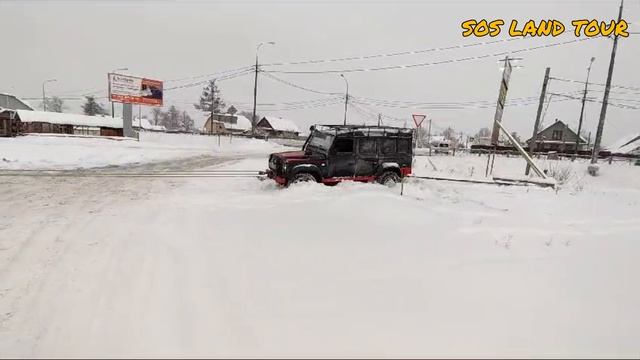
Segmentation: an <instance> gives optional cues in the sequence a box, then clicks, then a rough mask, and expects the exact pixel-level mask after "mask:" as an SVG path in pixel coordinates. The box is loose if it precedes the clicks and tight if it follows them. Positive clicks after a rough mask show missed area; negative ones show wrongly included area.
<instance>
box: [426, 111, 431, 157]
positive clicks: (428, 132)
mask: <svg viewBox="0 0 640 360" xmlns="http://www.w3.org/2000/svg"><path fill="white" fill-rule="evenodd" d="M427 146H428V147H429V156H431V118H429V130H427Z"/></svg>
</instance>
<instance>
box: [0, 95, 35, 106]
mask: <svg viewBox="0 0 640 360" xmlns="http://www.w3.org/2000/svg"><path fill="white" fill-rule="evenodd" d="M0 108H4V109H9V110H33V108H32V107H31V106H29V104H27V103H26V102H25V101H24V100H21V99H19V98H18V97H16V96H14V95H11V94H3V93H0Z"/></svg>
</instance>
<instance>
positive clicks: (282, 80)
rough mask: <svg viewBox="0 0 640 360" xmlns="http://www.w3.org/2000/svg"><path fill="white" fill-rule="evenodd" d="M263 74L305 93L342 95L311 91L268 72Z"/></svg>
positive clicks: (331, 93)
mask: <svg viewBox="0 0 640 360" xmlns="http://www.w3.org/2000/svg"><path fill="white" fill-rule="evenodd" d="M262 73H264V75H265V76H267V77H268V78H270V79H272V80H275V81H278V82H280V83H282V84H285V85H288V86H291V87H294V88H296V89H300V90H304V91H308V92H312V93H316V94H322V95H341V94H342V93H337V92H327V91H320V90H314V89H310V88H306V87H304V86H300V85H296V84H294V83H292V82H290V81H287V80H284V79H280V78H279V77H277V76H274V75H273V74H270V73H268V72H264V71H262Z"/></svg>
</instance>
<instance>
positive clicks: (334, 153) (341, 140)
mask: <svg viewBox="0 0 640 360" xmlns="http://www.w3.org/2000/svg"><path fill="white" fill-rule="evenodd" d="M353 143H354V141H353V137H337V138H336V139H335V140H334V141H333V145H332V147H331V151H330V153H329V168H330V171H329V176H332V177H344V176H353V175H354V173H355V167H356V157H355V153H354V151H353V149H354V147H353V145H354V144H353Z"/></svg>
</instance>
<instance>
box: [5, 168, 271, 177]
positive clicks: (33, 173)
mask: <svg viewBox="0 0 640 360" xmlns="http://www.w3.org/2000/svg"><path fill="white" fill-rule="evenodd" d="M264 175H266V173H265V171H261V170H155V171H149V170H147V171H116V172H113V171H104V170H59V169H56V170H50V169H49V170H48V169H28V170H20V169H8V170H0V176H3V177H10V176H28V177H149V178H152V177H173V178H179V177H184V178H187V177H208V178H239V177H261V176H264Z"/></svg>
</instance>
